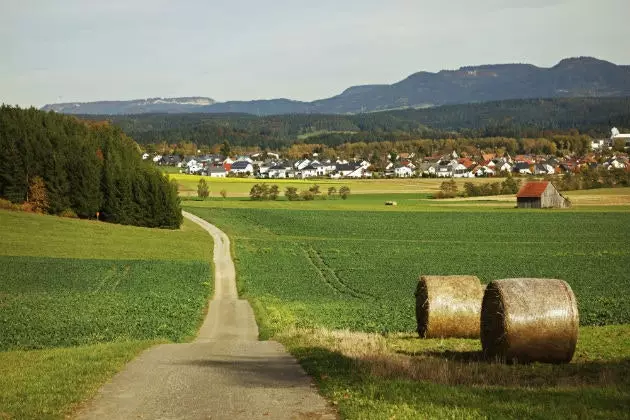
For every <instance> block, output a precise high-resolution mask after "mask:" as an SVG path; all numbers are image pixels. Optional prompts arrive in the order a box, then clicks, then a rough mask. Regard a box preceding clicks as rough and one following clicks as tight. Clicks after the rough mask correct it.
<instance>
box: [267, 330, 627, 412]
mask: <svg viewBox="0 0 630 420" xmlns="http://www.w3.org/2000/svg"><path fill="white" fill-rule="evenodd" d="M275 338H276V339H278V340H279V341H280V342H282V343H283V344H284V345H285V346H286V347H287V349H288V350H289V351H290V352H291V353H292V354H294V355H295V356H296V357H297V358H298V359H299V361H300V363H301V364H302V366H303V367H304V368H305V370H306V371H307V373H309V374H310V375H311V376H312V377H313V378H314V379H315V381H316V383H317V384H318V386H319V388H320V390H321V392H322V393H323V395H324V396H325V397H327V398H328V399H329V400H330V401H331V402H332V404H333V405H335V406H336V407H337V408H338V410H339V412H340V414H341V416H342V417H344V418H353V419H383V418H396V419H418V418H432V419H452V418H465V419H485V418H511V419H525V418H532V419H535V418H589V419H625V418H627V413H628V412H629V411H628V410H629V409H630V346H629V345H628V339H629V338H630V326H628V325H623V326H610V327H582V328H581V329H580V342H579V345H578V350H577V353H576V356H575V358H574V360H573V362H572V363H570V364H567V365H549V364H532V365H512V366H509V365H499V364H493V363H488V362H485V361H482V360H481V359H480V345H479V341H478V340H464V339H449V340H440V339H428V340H422V339H418V338H417V337H415V336H412V335H408V334H407V335H405V334H396V335H392V336H388V337H384V336H381V335H377V334H366V333H356V332H349V331H331V330H326V329H292V330H287V331H284V332H283V333H280V334H278V335H277V336H276V337H275Z"/></svg>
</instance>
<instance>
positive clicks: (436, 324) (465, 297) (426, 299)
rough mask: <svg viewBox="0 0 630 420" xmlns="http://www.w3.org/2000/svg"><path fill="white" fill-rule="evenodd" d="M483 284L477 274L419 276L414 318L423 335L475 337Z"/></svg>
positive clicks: (477, 332) (428, 336) (420, 333)
mask: <svg viewBox="0 0 630 420" xmlns="http://www.w3.org/2000/svg"><path fill="white" fill-rule="evenodd" d="M482 298H483V286H482V285H481V282H480V281H479V279H478V278H477V277H476V276H421V277H420V281H419V282H418V287H417V289H416V320H417V323H418V334H419V335H420V337H422V338H440V337H444V338H446V337H453V338H478V337H479V316H480V313H481V300H482Z"/></svg>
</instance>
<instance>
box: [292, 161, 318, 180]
mask: <svg viewBox="0 0 630 420" xmlns="http://www.w3.org/2000/svg"><path fill="white" fill-rule="evenodd" d="M319 167H321V165H319V164H316V165H315V166H314V165H313V164H310V165H307V166H305V167H304V168H302V169H301V170H299V171H298V172H297V174H298V178H313V177H316V176H318V172H317V169H318V168H319Z"/></svg>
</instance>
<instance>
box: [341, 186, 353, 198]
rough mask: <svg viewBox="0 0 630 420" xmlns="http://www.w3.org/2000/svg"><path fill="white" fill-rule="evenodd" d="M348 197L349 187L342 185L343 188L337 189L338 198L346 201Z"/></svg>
mask: <svg viewBox="0 0 630 420" xmlns="http://www.w3.org/2000/svg"><path fill="white" fill-rule="evenodd" d="M349 195H350V187H348V186H346V185H344V186H343V187H341V188H339V196H340V197H341V198H342V199H344V200H345V199H347V198H348V196H349Z"/></svg>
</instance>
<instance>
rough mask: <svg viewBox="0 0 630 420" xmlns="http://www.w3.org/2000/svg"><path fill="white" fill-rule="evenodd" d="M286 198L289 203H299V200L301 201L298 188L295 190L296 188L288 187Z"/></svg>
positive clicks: (285, 191)
mask: <svg viewBox="0 0 630 420" xmlns="http://www.w3.org/2000/svg"><path fill="white" fill-rule="evenodd" d="M284 196H285V197H286V198H287V200H289V201H297V200H299V199H300V196H299V195H298V191H297V188H295V187H286V188H285V190H284Z"/></svg>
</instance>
